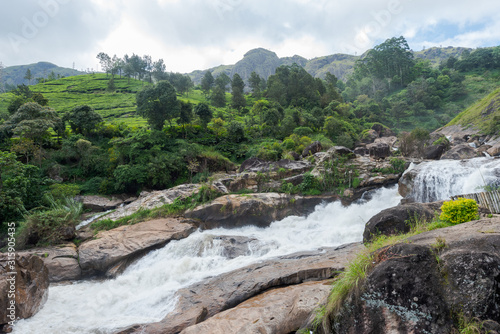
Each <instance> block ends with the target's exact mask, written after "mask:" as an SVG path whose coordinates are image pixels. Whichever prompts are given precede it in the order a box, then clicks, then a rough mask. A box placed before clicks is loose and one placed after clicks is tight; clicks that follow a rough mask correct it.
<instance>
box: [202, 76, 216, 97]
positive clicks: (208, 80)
mask: <svg viewBox="0 0 500 334" xmlns="http://www.w3.org/2000/svg"><path fill="white" fill-rule="evenodd" d="M214 81H215V80H214V77H213V75H212V72H210V71H206V72H205V75H203V78H201V90H202V91H203V93H204V94H205V96H208V95H209V94H210V89H212V86H213V85H214Z"/></svg>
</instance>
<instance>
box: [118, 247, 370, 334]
mask: <svg viewBox="0 0 500 334" xmlns="http://www.w3.org/2000/svg"><path fill="white" fill-rule="evenodd" d="M362 249H364V246H363V245H362V244H361V243H354V244H349V245H344V246H341V247H338V248H327V249H323V250H321V251H314V252H302V253H296V254H292V255H288V256H282V257H278V258H275V259H271V260H268V261H265V262H261V263H257V264H253V265H250V266H247V267H244V268H241V269H237V270H234V271H231V272H229V273H226V274H223V275H219V276H217V277H213V278H210V279H207V280H206V281H204V282H200V283H197V284H194V285H192V286H189V287H187V288H185V289H181V290H179V291H178V292H177V294H176V297H177V299H178V303H177V306H176V308H175V310H174V311H173V312H171V313H170V314H168V315H167V316H166V317H165V318H164V319H163V320H162V321H160V322H158V323H152V324H145V325H136V326H132V327H130V328H128V329H125V330H123V331H120V332H119V333H120V334H129V333H148V334H160V333H179V332H181V331H182V330H183V329H185V328H187V327H189V326H193V325H196V324H198V323H201V322H202V321H204V320H206V319H208V318H210V317H213V316H214V315H216V314H217V313H220V312H222V311H224V310H227V309H230V308H232V307H235V306H236V305H238V304H240V303H242V302H243V301H245V300H247V299H249V298H252V297H254V296H257V295H259V294H260V293H262V292H264V291H267V290H269V289H271V288H276V287H285V286H288V285H295V284H301V283H304V282H307V281H319V280H326V279H329V278H332V277H334V276H335V275H336V273H337V272H339V271H342V270H343V269H344V267H345V266H346V264H347V263H348V262H349V261H350V260H352V259H353V258H354V256H355V255H356V254H357V253H358V252H359V251H360V250H362Z"/></svg>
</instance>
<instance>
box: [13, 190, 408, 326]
mask: <svg viewBox="0 0 500 334" xmlns="http://www.w3.org/2000/svg"><path fill="white" fill-rule="evenodd" d="M400 200H401V196H399V195H398V193H397V189H396V187H392V188H387V189H386V188H382V189H379V190H377V191H376V192H374V193H373V194H372V196H370V200H368V201H366V200H364V201H359V202H358V203H355V204H352V205H350V206H348V207H343V206H342V205H341V204H340V203H339V202H334V203H329V204H326V205H318V206H317V207H316V209H315V211H314V212H313V213H312V214H310V215H309V216H308V217H296V216H293V217H287V218H285V219H283V220H281V221H277V222H274V223H272V224H271V225H270V226H269V227H267V228H258V227H254V226H246V227H242V228H238V229H231V230H229V229H223V228H219V229H214V230H206V231H197V232H195V233H193V234H192V235H190V236H189V237H187V238H185V239H182V240H178V241H172V242H170V243H169V244H167V245H166V246H165V247H163V248H162V249H159V250H156V251H153V252H150V253H149V254H148V255H146V256H145V257H143V258H142V259H141V260H139V261H138V262H136V263H134V264H133V265H131V266H130V267H129V268H127V270H126V271H125V272H124V273H123V274H122V275H120V276H118V277H117V278H116V279H112V280H105V281H80V282H75V283H73V284H68V285H51V286H50V288H49V297H48V300H47V302H46V304H45V305H44V307H43V308H42V309H41V310H40V311H39V312H38V313H37V314H36V315H35V316H33V317H32V318H30V319H26V320H21V321H19V322H18V323H17V324H16V326H15V327H14V333H18V334H20V333H22V334H34V333H37V334H40V333H41V334H44V333H47V334H48V333H50V334H69V333H79V334H87V333H92V334H105V333H106V334H107V333H113V332H114V331H116V330H117V329H119V328H122V327H125V326H129V325H132V324H136V323H149V322H156V321H160V320H161V319H162V318H163V317H165V315H166V314H168V313H169V312H171V311H172V310H173V309H174V307H175V303H176V300H175V292H176V291H177V290H179V289H181V288H184V287H187V286H189V285H191V284H193V283H196V282H200V281H202V280H204V279H206V278H207V277H210V276H216V275H219V274H221V273H224V272H228V271H231V270H235V269H238V268H241V267H243V266H246V265H249V264H252V263H256V262H258V261H263V260H266V259H269V258H272V257H276V256H280V255H286V254H290V253H294V252H299V251H307V250H315V249H318V248H321V247H334V246H339V245H341V244H345V243H350V242H356V241H361V240H362V235H363V231H364V227H365V224H366V222H367V221H368V220H369V219H370V218H371V217H372V216H374V215H375V214H377V213H378V212H380V211H381V210H383V209H386V208H389V207H392V206H395V205H397V204H398V203H399V201H400ZM220 236H236V237H247V238H251V239H252V242H251V243H249V244H248V250H247V251H246V253H245V254H244V255H242V256H238V257H236V258H229V257H226V256H224V254H225V252H224V248H223V247H222V245H221V241H220V240H219V239H218V237H220Z"/></svg>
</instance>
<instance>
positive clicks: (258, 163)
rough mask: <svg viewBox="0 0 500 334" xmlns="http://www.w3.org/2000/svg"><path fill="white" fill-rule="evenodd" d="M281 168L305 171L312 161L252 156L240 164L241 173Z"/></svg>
mask: <svg viewBox="0 0 500 334" xmlns="http://www.w3.org/2000/svg"><path fill="white" fill-rule="evenodd" d="M280 168H283V169H286V170H289V171H291V173H293V174H297V173H303V172H305V171H307V170H308V169H309V168H311V163H309V162H308V161H307V160H301V161H292V160H288V159H283V160H279V161H265V160H262V159H259V158H250V159H248V160H245V161H243V163H242V164H241V166H240V170H239V172H240V173H243V172H246V173H257V172H259V173H270V172H276V171H277V170H279V169H280Z"/></svg>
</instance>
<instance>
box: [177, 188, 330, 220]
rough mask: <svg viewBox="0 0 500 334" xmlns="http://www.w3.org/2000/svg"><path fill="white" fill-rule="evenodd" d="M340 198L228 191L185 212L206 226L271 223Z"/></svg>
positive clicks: (305, 212)
mask: <svg viewBox="0 0 500 334" xmlns="http://www.w3.org/2000/svg"><path fill="white" fill-rule="evenodd" d="M336 199H338V197H337V196H297V195H287V194H278V193H256V194H245V195H226V196H222V197H218V198H216V199H214V200H213V201H211V202H210V203H207V204H204V205H200V206H198V207H196V208H194V209H193V210H189V211H187V212H186V213H185V214H184V215H185V216H186V217H188V218H193V219H198V220H200V222H201V224H200V227H202V228H204V229H212V228H216V227H226V228H234V227H241V226H246V225H252V226H259V227H267V226H269V225H270V224H271V223H272V222H273V221H277V220H281V219H283V218H285V217H288V216H291V215H297V216H301V215H305V214H308V213H311V212H312V211H313V210H314V207H315V206H316V205H318V204H320V203H322V202H324V201H326V202H331V201H334V200H336Z"/></svg>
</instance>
